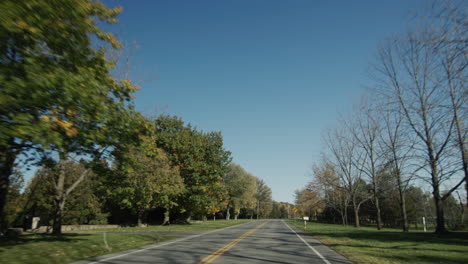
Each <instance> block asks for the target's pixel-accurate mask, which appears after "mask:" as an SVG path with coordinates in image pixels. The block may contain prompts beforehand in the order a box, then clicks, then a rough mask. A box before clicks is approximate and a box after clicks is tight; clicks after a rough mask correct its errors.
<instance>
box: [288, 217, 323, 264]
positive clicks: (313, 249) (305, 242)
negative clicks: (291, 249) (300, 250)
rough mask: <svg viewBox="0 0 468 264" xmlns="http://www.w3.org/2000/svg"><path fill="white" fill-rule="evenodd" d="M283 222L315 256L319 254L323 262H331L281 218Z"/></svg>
mask: <svg viewBox="0 0 468 264" xmlns="http://www.w3.org/2000/svg"><path fill="white" fill-rule="evenodd" d="M281 221H282V222H283V224H285V225H286V226H287V227H288V228H289V229H290V230H291V231H293V232H294V234H296V236H297V237H298V238H299V239H300V240H302V242H304V244H306V245H307V246H308V247H309V248H310V249H311V250H312V251H313V252H314V253H315V254H317V256H319V257H320V258H321V259H322V260H323V262H325V263H326V264H331V263H330V261H328V260H327V259H326V258H325V257H324V256H322V254H320V253H319V252H318V251H317V250H316V249H315V248H313V247H312V246H311V245H309V243H307V241H305V240H304V239H303V238H302V237H301V236H300V235H299V234H298V233H297V232H296V231H294V230H293V229H292V228H291V227H290V226H289V225H288V224H286V222H284V221H283V220H281Z"/></svg>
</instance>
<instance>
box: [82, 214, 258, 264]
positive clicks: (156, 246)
mask: <svg viewBox="0 0 468 264" xmlns="http://www.w3.org/2000/svg"><path fill="white" fill-rule="evenodd" d="M249 223H252V222H249ZM249 223H245V224H249ZM245 224H240V225H233V226H229V227H225V228H221V229H215V230H211V231H208V232H204V233H202V234H198V235H193V236H189V237H184V238H179V239H175V240H172V241H170V242H166V243H162V244H156V245H154V246H149V247H145V248H142V249H139V250H135V251H131V252H128V253H125V254H121V255H117V256H113V257H109V258H105V259H100V260H97V261H93V262H87V264H95V263H99V262H102V261H107V260H111V259H116V258H120V257H123V256H127V255H131V254H135V253H138V252H142V251H146V250H148V249H153V248H158V247H163V246H167V245H171V244H174V243H177V242H180V241H184V240H187V239H191V238H195V237H199V236H204V235H207V234H210V233H214V232H218V231H222V230H226V229H229V228H234V227H237V226H241V225H245ZM85 261H86V260H85Z"/></svg>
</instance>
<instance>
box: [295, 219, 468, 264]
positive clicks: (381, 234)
mask: <svg viewBox="0 0 468 264" xmlns="http://www.w3.org/2000/svg"><path fill="white" fill-rule="evenodd" d="M291 223H292V224H293V225H294V226H296V227H298V228H300V229H302V230H303V229H304V224H303V222H291ZM307 231H308V232H309V233H310V234H311V235H312V236H314V237H315V238H317V239H318V240H320V241H321V242H323V243H324V244H326V245H329V246H331V247H332V248H333V249H335V250H336V251H337V252H339V253H341V254H342V255H344V256H346V257H347V258H348V259H350V260H351V261H353V262H354V263H360V264H364V263H381V264H394V263H411V264H423V263H424V264H432V263H446V264H455V263H457V264H462V263H468V232H453V233H449V234H444V235H436V234H434V233H424V232H420V231H414V232H409V233H403V232H401V231H399V230H396V229H384V230H380V231H377V230H376V229H375V228H367V227H362V228H359V229H357V228H354V227H343V226H340V225H331V224H319V223H308V225H307Z"/></svg>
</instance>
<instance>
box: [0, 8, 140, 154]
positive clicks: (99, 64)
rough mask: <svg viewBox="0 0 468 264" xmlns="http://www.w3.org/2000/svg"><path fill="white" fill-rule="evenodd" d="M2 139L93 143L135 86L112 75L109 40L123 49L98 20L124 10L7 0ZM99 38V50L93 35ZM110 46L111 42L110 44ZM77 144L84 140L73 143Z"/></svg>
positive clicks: (0, 71)
mask: <svg viewBox="0 0 468 264" xmlns="http://www.w3.org/2000/svg"><path fill="white" fill-rule="evenodd" d="M0 9H1V10H2V13H1V16H0V43H1V44H0V83H2V85H1V90H0V91H1V93H0V101H1V102H2V103H1V104H0V122H1V123H3V124H8V125H2V126H0V145H4V144H8V142H9V140H10V138H17V139H18V140H20V141H21V142H22V143H30V144H33V145H36V144H39V145H41V146H42V147H44V148H50V147H52V146H54V147H56V148H59V149H66V150H71V149H74V148H77V149H81V148H89V147H93V145H94V144H96V143H97V142H100V141H102V140H105V138H106V134H105V133H103V132H104V131H105V129H106V124H107V122H108V121H109V117H110V116H112V115H113V114H111V113H115V112H117V113H118V112H121V111H122V106H123V105H122V103H123V102H124V101H128V100H130V99H131V98H130V95H131V93H132V92H133V91H135V90H136V89H137V88H136V87H135V86H133V85H131V84H130V83H129V81H128V80H115V79H114V78H113V77H111V76H110V75H109V70H110V69H111V68H112V67H113V65H114V63H113V62H110V61H108V60H107V59H106V58H105V49H104V46H105V45H110V47H113V48H119V47H120V44H119V43H118V42H117V40H116V39H115V38H114V37H113V36H112V34H109V33H105V32H103V31H102V30H101V29H99V28H98V27H97V26H96V24H97V22H98V21H101V22H115V21H116V20H115V16H116V15H117V14H118V13H119V12H120V8H116V9H108V8H106V7H105V6H104V5H103V4H101V3H99V2H97V1H89V0H79V1H75V0H73V1H71V0H60V1H52V2H51V1H40V0H36V1H34V0H30V1H9V0H6V1H2V2H1V3H0ZM92 37H96V38H97V39H100V40H101V47H102V48H94V47H93V46H92V45H91V38H92ZM110 47H109V48H110ZM75 142H79V143H75Z"/></svg>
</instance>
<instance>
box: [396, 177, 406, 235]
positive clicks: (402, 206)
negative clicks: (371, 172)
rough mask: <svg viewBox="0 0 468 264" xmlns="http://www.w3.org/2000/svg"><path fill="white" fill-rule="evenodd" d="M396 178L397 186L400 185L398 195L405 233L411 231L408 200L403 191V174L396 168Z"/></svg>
mask: <svg viewBox="0 0 468 264" xmlns="http://www.w3.org/2000/svg"><path fill="white" fill-rule="evenodd" d="M396 177H397V185H398V194H399V196H400V211H401V216H402V218H403V232H408V231H409V226H408V215H407V214H406V199H405V193H404V191H403V184H402V182H401V174H400V170H399V168H396Z"/></svg>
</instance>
